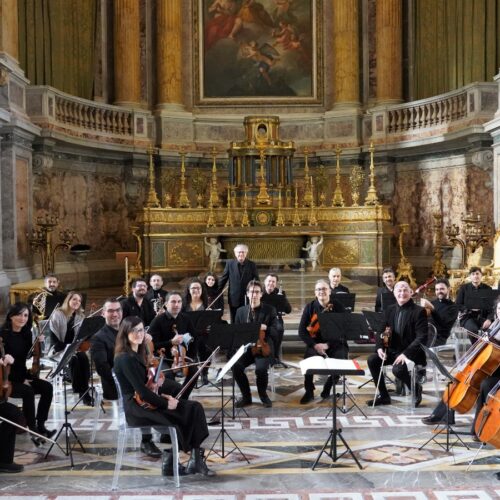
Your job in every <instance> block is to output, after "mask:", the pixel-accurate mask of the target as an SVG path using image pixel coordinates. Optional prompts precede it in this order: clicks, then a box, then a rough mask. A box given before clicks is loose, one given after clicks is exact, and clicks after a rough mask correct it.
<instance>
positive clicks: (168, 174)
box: [160, 168, 177, 208]
mask: <svg viewBox="0 0 500 500" xmlns="http://www.w3.org/2000/svg"><path fill="white" fill-rule="evenodd" d="M160 183H161V187H162V191H163V193H164V195H163V208H172V206H171V203H172V191H175V190H176V184H177V176H176V175H175V172H174V169H173V168H167V169H165V170H164V171H163V172H162V174H161V178H160Z"/></svg>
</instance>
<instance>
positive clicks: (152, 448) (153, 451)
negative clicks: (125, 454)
mask: <svg viewBox="0 0 500 500" xmlns="http://www.w3.org/2000/svg"><path fill="white" fill-rule="evenodd" d="M141 451H142V453H144V455H147V456H148V457H151V458H160V457H161V450H160V449H159V448H158V446H156V445H155V444H154V443H153V441H142V443H141Z"/></svg>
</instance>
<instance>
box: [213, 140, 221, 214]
mask: <svg viewBox="0 0 500 500" xmlns="http://www.w3.org/2000/svg"><path fill="white" fill-rule="evenodd" d="M216 158H217V149H216V148H215V146H214V147H213V148H212V183H211V185H210V202H211V204H212V208H217V207H219V206H220V204H221V203H220V199H219V192H218V191H217V164H216V162H215V159H216Z"/></svg>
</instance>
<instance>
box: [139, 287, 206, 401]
mask: <svg viewBox="0 0 500 500" xmlns="http://www.w3.org/2000/svg"><path fill="white" fill-rule="evenodd" d="M165 309H166V311H165V313H164V314H159V315H158V316H156V318H155V319H154V320H153V321H152V323H151V325H150V327H149V330H148V332H149V333H150V334H151V336H152V337H153V344H154V348H155V350H156V351H158V350H159V349H161V348H164V349H165V350H166V352H167V353H171V352H172V353H173V355H174V356H175V357H177V358H178V359H179V363H180V362H182V363H183V364H184V365H191V366H187V367H186V368H185V370H183V371H185V372H186V373H185V375H186V376H185V379H184V383H183V387H184V386H185V385H187V384H190V380H191V379H192V377H193V376H194V375H195V373H196V371H197V370H196V366H192V363H193V360H195V359H196V356H197V349H196V342H195V341H192V342H189V345H188V346H186V345H185V342H184V334H187V333H189V334H190V335H191V336H194V333H195V329H194V326H193V323H192V321H191V318H189V316H187V315H186V314H184V313H182V312H181V310H182V297H181V294H180V293H179V292H175V291H172V292H168V294H167V297H166V302H165ZM167 356H168V355H167ZM187 358H189V359H187ZM181 368H182V367H181ZM169 379H170V381H171V382H172V383H173V382H174V380H175V373H174V371H168V372H166V376H165V382H166V383H167V382H168V381H169ZM195 384H196V381H193V383H192V384H191V385H190V386H189V388H188V389H187V390H186V391H185V392H184V393H183V396H182V397H183V398H185V399H187V398H188V397H189V395H190V394H191V391H192V390H193V388H194V386H195ZM176 385H178V384H176Z"/></svg>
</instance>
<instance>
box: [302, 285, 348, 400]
mask: <svg viewBox="0 0 500 500" xmlns="http://www.w3.org/2000/svg"><path fill="white" fill-rule="evenodd" d="M314 295H315V296H316V299H314V300H313V301H312V302H309V304H307V305H306V307H305V308H304V311H303V312H302V317H301V318H300V324H299V337H300V338H301V339H302V340H303V341H304V343H305V344H306V346H307V348H306V352H305V353H304V359H305V358H310V357H311V356H318V355H319V356H327V357H330V358H338V359H347V354H348V352H349V347H348V346H347V342H346V341H345V340H344V341H334V342H325V340H324V338H323V337H322V336H321V330H320V329H319V320H318V315H319V314H323V313H325V312H332V313H343V312H345V308H344V306H343V305H342V304H341V303H340V302H339V301H337V300H335V299H331V291H330V284H329V283H328V281H326V280H318V281H316V284H315V286H314ZM304 389H305V393H304V395H303V396H302V399H301V400H300V404H301V405H305V404H307V403H310V402H311V401H312V400H313V399H314V376H313V375H304ZM331 389H332V379H331V377H328V379H327V380H326V382H325V385H324V386H323V391H322V392H321V397H322V398H323V399H326V398H328V397H329V395H330V391H331Z"/></svg>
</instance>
